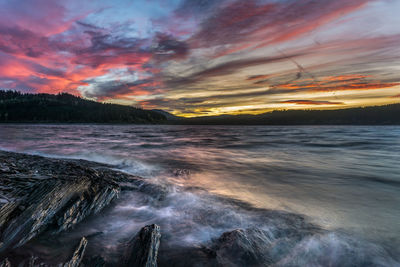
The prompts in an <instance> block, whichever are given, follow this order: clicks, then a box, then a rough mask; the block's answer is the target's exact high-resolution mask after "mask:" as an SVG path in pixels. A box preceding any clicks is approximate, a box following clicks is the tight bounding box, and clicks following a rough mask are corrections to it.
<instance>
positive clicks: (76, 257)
mask: <svg viewBox="0 0 400 267" xmlns="http://www.w3.org/2000/svg"><path fill="white" fill-rule="evenodd" d="M87 243H88V241H87V239H86V238H85V237H82V239H81V242H80V243H79V246H78V247H77V248H76V250H75V251H74V254H73V255H72V258H71V260H70V261H69V262H66V263H64V264H59V265H58V266H59V267H78V266H79V265H80V264H81V261H82V258H83V256H84V254H85V250H86V246H87Z"/></svg>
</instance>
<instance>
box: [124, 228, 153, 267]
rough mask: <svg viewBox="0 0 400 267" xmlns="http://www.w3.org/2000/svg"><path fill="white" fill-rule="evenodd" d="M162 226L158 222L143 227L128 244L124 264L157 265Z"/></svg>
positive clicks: (135, 266) (135, 265) (140, 266)
mask: <svg viewBox="0 0 400 267" xmlns="http://www.w3.org/2000/svg"><path fill="white" fill-rule="evenodd" d="M160 238H161V233H160V227H159V226H158V225H156V224H152V225H147V226H145V227H143V228H142V229H141V230H140V231H139V233H137V234H136V235H135V236H134V237H133V238H132V239H131V240H130V241H129V242H128V244H127V246H126V249H125V253H124V260H123V266H133V267H156V266H157V254H158V247H159V245H160Z"/></svg>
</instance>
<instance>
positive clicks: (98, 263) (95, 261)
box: [84, 256, 106, 267]
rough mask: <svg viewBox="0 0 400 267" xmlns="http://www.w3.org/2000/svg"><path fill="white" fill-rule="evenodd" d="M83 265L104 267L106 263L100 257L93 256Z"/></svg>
mask: <svg viewBox="0 0 400 267" xmlns="http://www.w3.org/2000/svg"><path fill="white" fill-rule="evenodd" d="M84 265H85V266H90V267H104V266H106V261H105V260H104V259H103V257H101V256H94V257H91V258H90V259H89V260H87V261H86V262H84Z"/></svg>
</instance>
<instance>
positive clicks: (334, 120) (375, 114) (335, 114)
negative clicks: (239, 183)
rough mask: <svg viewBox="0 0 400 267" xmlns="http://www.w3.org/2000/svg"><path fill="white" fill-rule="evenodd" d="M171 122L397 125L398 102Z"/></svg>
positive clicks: (171, 121) (196, 118)
mask: <svg viewBox="0 0 400 267" xmlns="http://www.w3.org/2000/svg"><path fill="white" fill-rule="evenodd" d="M169 123H173V124H198V125H202V124H204V125H400V104H390V105H384V106H370V107H360V108H347V109H337V110H282V111H272V112H268V113H263V114H260V115H221V116H209V117H194V118H179V117H176V119H174V120H171V119H169Z"/></svg>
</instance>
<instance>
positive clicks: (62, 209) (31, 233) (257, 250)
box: [0, 151, 395, 267]
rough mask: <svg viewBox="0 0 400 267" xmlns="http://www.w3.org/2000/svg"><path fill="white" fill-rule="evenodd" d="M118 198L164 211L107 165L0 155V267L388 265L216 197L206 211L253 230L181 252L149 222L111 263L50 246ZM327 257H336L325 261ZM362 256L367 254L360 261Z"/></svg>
mask: <svg viewBox="0 0 400 267" xmlns="http://www.w3.org/2000/svg"><path fill="white" fill-rule="evenodd" d="M191 190H196V189H191ZM124 192H131V193H134V194H143V195H146V196H148V197H149V198H148V200H147V201H151V202H152V203H153V204H154V203H156V204H155V205H156V206H163V205H166V204H165V203H166V202H167V200H166V199H167V198H168V197H167V195H168V190H167V189H166V188H165V187H164V186H162V185H158V184H154V183H152V182H151V181H149V180H146V179H143V178H141V177H137V176H133V175H130V174H127V173H124V172H121V171H117V170H115V166H112V165H107V164H100V163H94V162H89V161H85V160H72V159H54V158H46V157H41V156H35V155H26V154H20V153H14V152H5V151H0V266H69V267H72V266H99V267H100V266H146V267H149V266H157V263H158V265H159V266H266V265H276V266H296V265H302V264H309V263H312V264H316V265H318V264H319V265H321V264H322V265H324V264H328V265H332V266H336V265H337V266H340V265H344V266H345V265H348V264H350V265H353V266H361V265H368V264H369V265H383V266H385V265H386V264H385V263H395V261H394V260H393V259H391V258H390V256H389V255H388V254H386V252H385V251H384V250H381V249H379V248H375V247H374V246H370V245H364V244H363V245H360V244H359V243H357V241H354V240H353V239H343V240H345V241H343V240H342V239H340V240H341V242H343V246H341V247H340V250H338V248H336V247H335V246H337V242H336V241H335V242H336V243H332V242H331V239H332V237H331V235H332V233H329V232H327V231H325V230H323V229H321V228H320V227H318V226H316V225H313V224H311V223H309V222H307V220H306V219H305V218H303V217H302V216H300V215H296V214H292V213H287V212H281V211H270V210H261V209H256V208H254V207H251V206H247V205H246V204H245V203H241V202H238V201H236V202H235V201H233V200H227V199H223V198H220V197H217V196H216V197H215V198H214V199H211V200H210V203H213V202H219V203H228V201H229V203H228V204H229V205H230V206H235V207H237V209H242V210H244V211H246V212H250V213H252V214H257V216H258V217H257V220H258V221H259V226H260V227H249V228H243V229H232V230H230V231H225V232H223V233H222V234H221V235H220V236H219V237H217V238H212V239H211V240H210V241H209V242H205V243H204V242H203V243H200V244H199V243H196V244H197V245H192V246H187V245H179V244H176V243H173V242H170V240H171V239H172V238H173V234H171V233H170V232H168V230H167V229H165V228H168V226H164V222H163V221H162V220H160V221H156V222H155V223H157V224H150V225H143V227H142V228H141V230H140V231H138V232H136V233H135V234H134V235H132V236H131V237H130V238H128V239H127V240H124V241H123V242H121V244H118V246H117V247H118V250H119V251H120V253H119V255H120V257H119V258H118V259H112V261H110V259H109V258H107V257H104V255H102V253H101V252H98V251H96V249H90V246H91V245H92V244H93V243H95V242H98V241H95V237H93V236H80V237H79V239H75V240H76V241H74V242H76V244H75V243H74V244H64V243H63V242H62V241H57V242H56V241H54V240H57V239H58V238H59V237H60V236H63V235H64V236H65V235H69V233H70V232H71V231H73V230H74V228H75V227H78V226H79V225H80V224H82V223H84V222H85V221H87V220H99V221H101V216H100V215H99V214H101V213H104V210H106V209H107V208H109V207H110V206H112V205H113V203H115V202H117V201H118V197H119V196H120V195H121V194H123V193H124ZM184 204H185V203H182V205H184ZM214 213H215V214H214ZM218 213H220V211H217V210H213V209H212V207H204V214H200V215H199V216H198V217H196V218H194V220H195V221H196V222H197V223H200V222H201V223H203V224H204V225H212V224H213V223H214V222H213V221H210V220H212V219H210V218H213V217H215V216H224V215H223V214H218ZM99 216H100V217H99ZM132 223H134V222H132ZM261 226H263V227H261ZM185 227H190V226H187V225H186V224H185V223H183V222H182V224H181V225H176V228H182V229H183V228H185ZM214 227H215V228H218V227H222V226H219V225H214ZM163 229H165V230H163ZM98 234H99V235H101V234H102V233H98ZM96 235H97V234H96ZM334 238H337V236H334ZM42 240H45V242H47V243H50V244H52V245H51V246H59V247H60V251H63V253H60V254H59V255H49V254H51V253H49V252H48V251H46V250H41V249H40V248H36V247H37V244H40V242H42ZM49 240H50V241H49ZM35 242H36V243H35ZM52 242H53V243H52ZM313 242H314V243H316V244H317V243H318V242H319V243H318V244H321V245H319V247H317V250H313V248H310V244H313ZM70 243H71V242H70ZM341 245H342V244H341ZM48 246H49V245H48ZM32 248H36V249H32ZM332 250H335V251H336V253H339V256H340V257H336V256H335V257H333V256H332V257H331V258H329V257H326V255H328V256H329V253H331V251H332ZM364 250H365V251H368V252H369V254H368V255H363V253H364Z"/></svg>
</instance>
